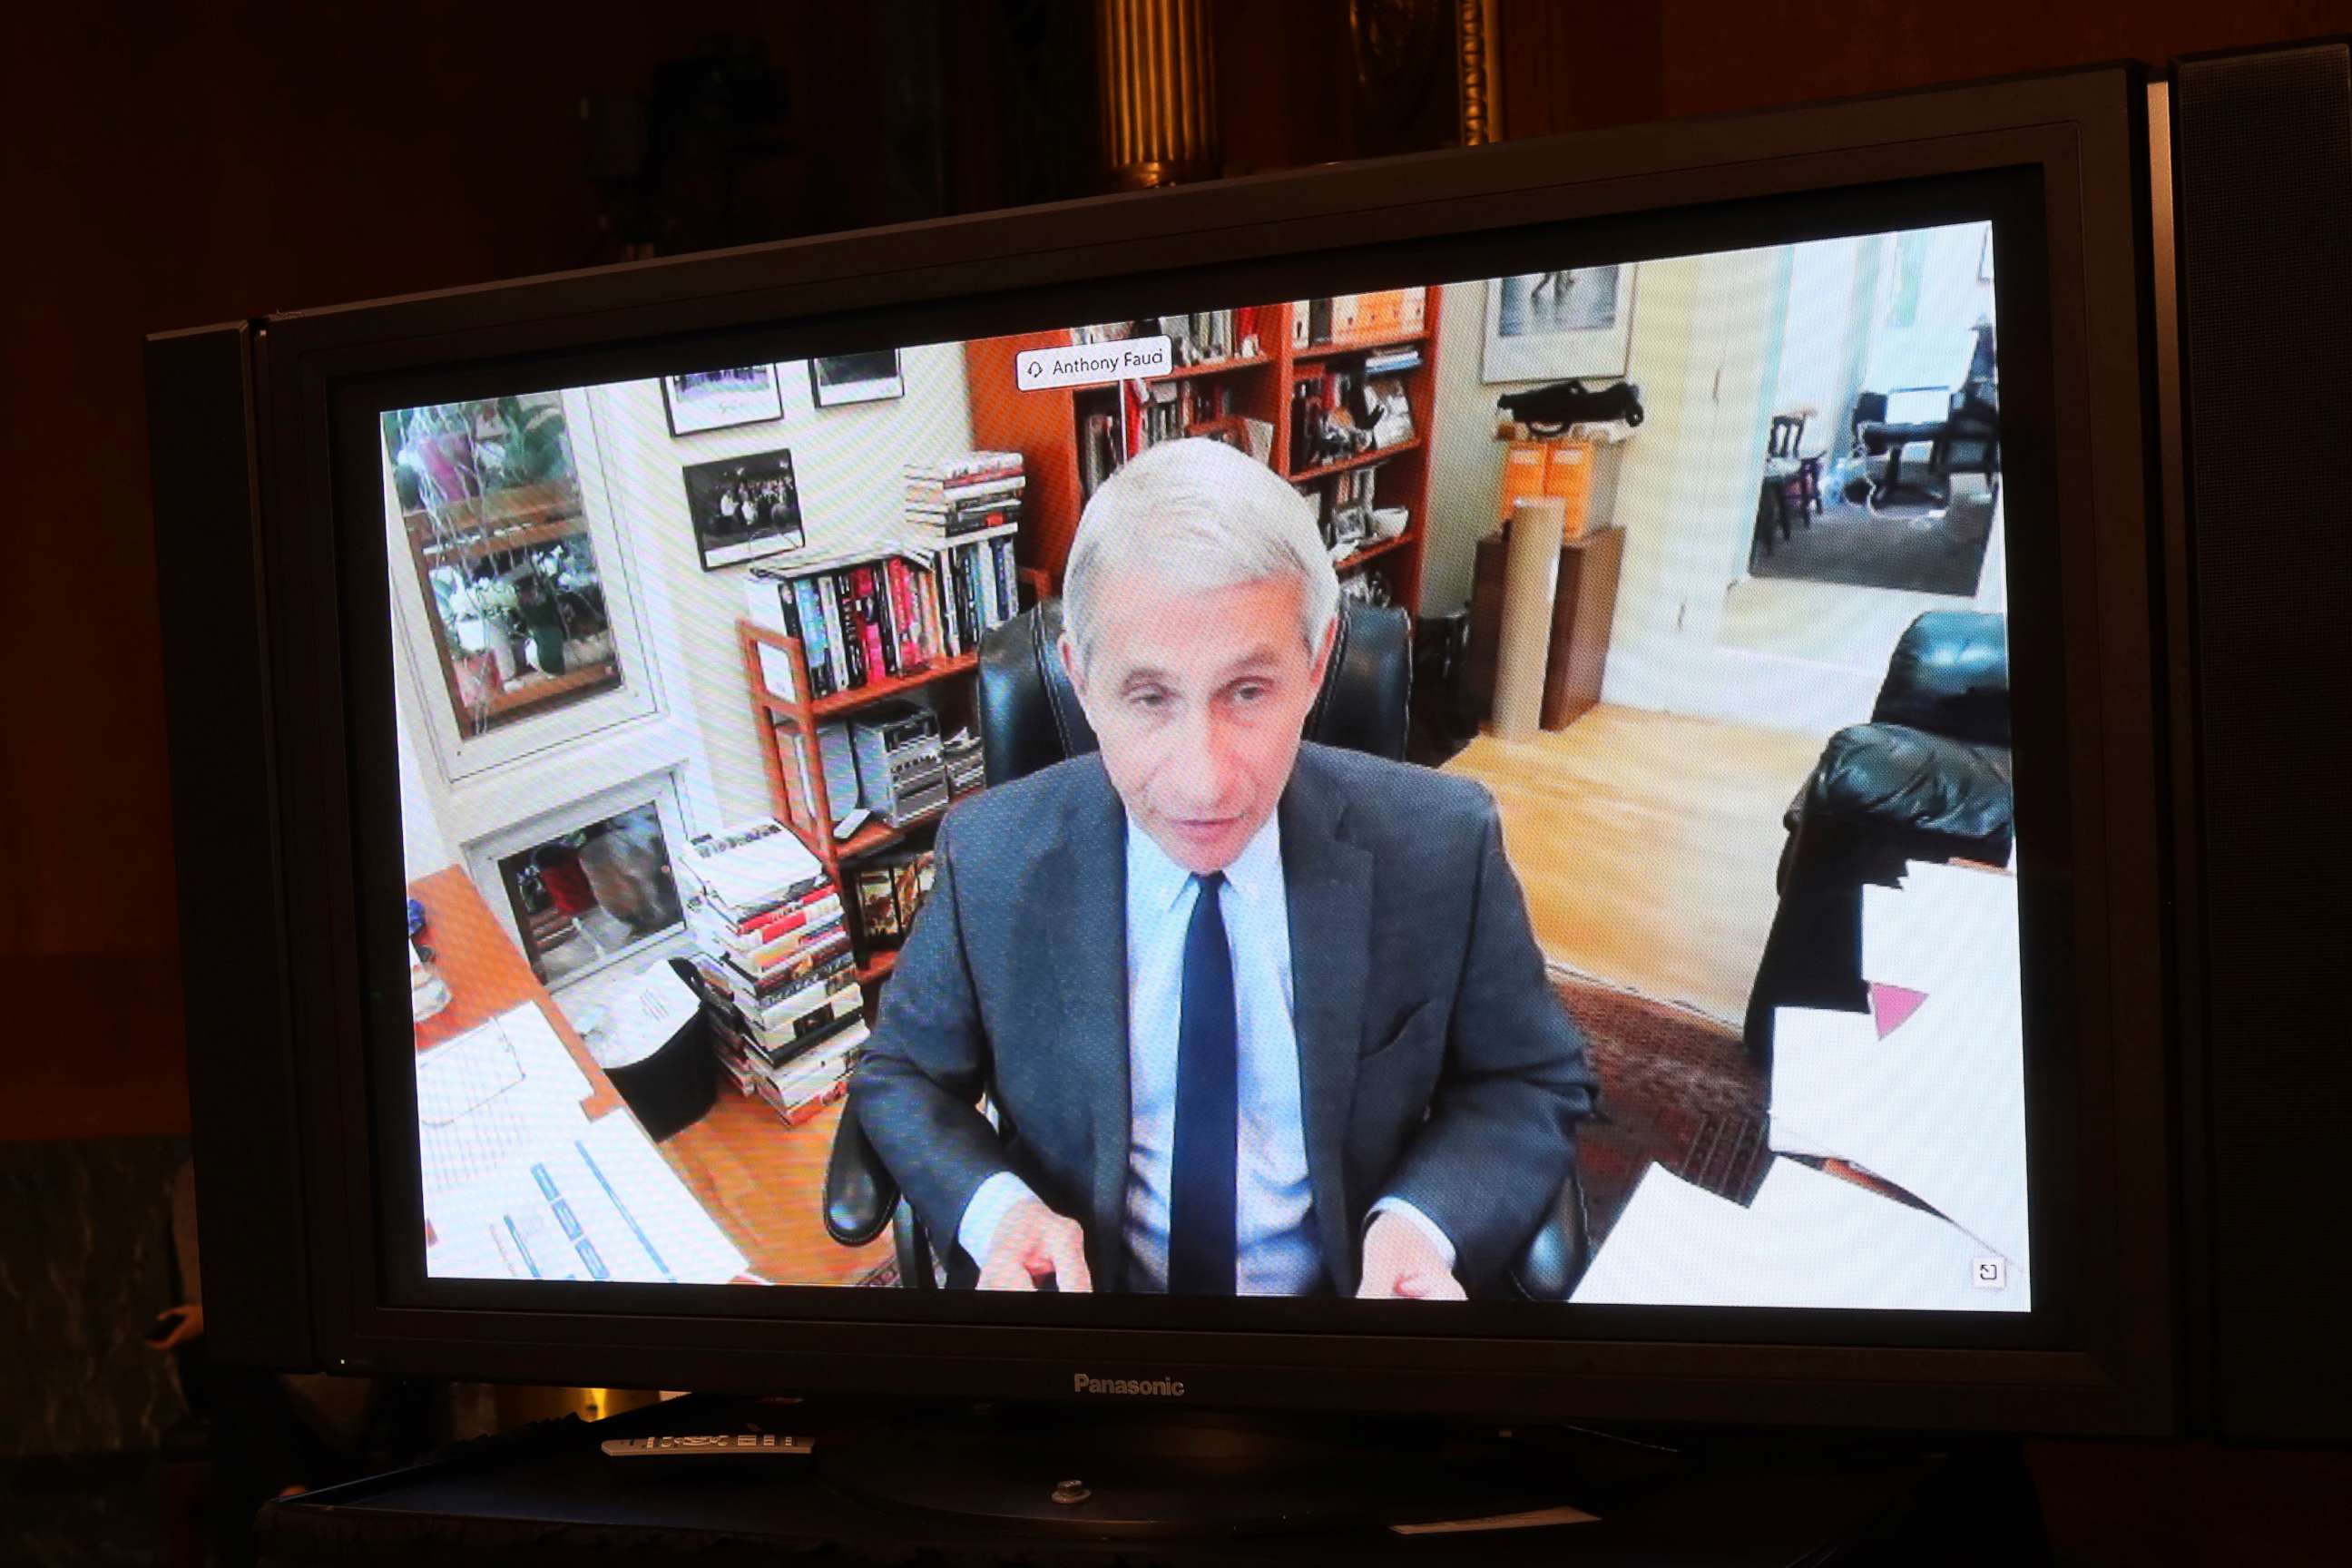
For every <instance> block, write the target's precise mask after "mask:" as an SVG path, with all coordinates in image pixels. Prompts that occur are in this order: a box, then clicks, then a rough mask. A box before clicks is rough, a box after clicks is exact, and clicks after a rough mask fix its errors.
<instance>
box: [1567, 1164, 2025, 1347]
mask: <svg viewBox="0 0 2352 1568" xmlns="http://www.w3.org/2000/svg"><path fill="white" fill-rule="evenodd" d="M1987 1264H1990V1265H1992V1266H1993V1267H1992V1268H1990V1270H1988V1269H1987V1268H1986V1267H1985V1266H1986V1265H1987ZM1988 1272H1990V1274H1991V1275H1993V1276H1996V1277H1997V1282H1985V1283H1980V1282H1979V1281H1980V1280H1982V1279H1984V1277H1985V1276H1986V1275H1987V1273H1988ZM1572 1300H1578V1301H1582V1302H1588V1303H1592V1304H1596V1305H1628V1306H1630V1305H1643V1306H1660V1305H1672V1306H1691V1307H1798V1308H1855V1309H1898V1310H1913V1311H1986V1310H1994V1311H2001V1310H2007V1311H2023V1310H2025V1309H2026V1307H2027V1304H2028V1300H2029V1290H2028V1287H2027V1282H2026V1279H2025V1278H2024V1275H2023V1273H2022V1271H2021V1270H2020V1269H2017V1268H2011V1267H2010V1266H2009V1265H2008V1264H2007V1262H2006V1260H2005V1259H2000V1258H1991V1257H1990V1256H1989V1255H1987V1254H1986V1253H1985V1250H1984V1248H1983V1247H1980V1246H1979V1245H1978V1244H1977V1243H1976V1242H1974V1241H1973V1240H1972V1239H1970V1238H1969V1237H1968V1236H1967V1235H1966V1234H1964V1233H1963V1232H1961V1231H1960V1230H1959V1229H1958V1227H1956V1226H1952V1225H1949V1224H1948V1223H1947V1222H1945V1221H1944V1220H1942V1219H1939V1218H1937V1216H1936V1215H1931V1214H1927V1213H1925V1212H1923V1211H1921V1210H1919V1209H1916V1208H1912V1207H1910V1206H1909V1205H1906V1204H1902V1203H1899V1202H1897V1201H1896V1200H1895V1199H1893V1198H1890V1197H1885V1196H1883V1195H1881V1194H1877V1193H1874V1192H1870V1191H1867V1190H1865V1189H1864V1188H1863V1187H1860V1186H1857V1185H1855V1184H1853V1183H1852V1182H1848V1181H1845V1180H1843V1179H1842V1178H1840V1177H1837V1176H1832V1175H1826V1174H1823V1173H1821V1172H1819V1171H1816V1170H1813V1169H1812V1168H1811V1167H1810V1166H1807V1165H1801V1164H1799V1163H1797V1162H1796V1161H1794V1160H1776V1161H1774V1162H1773V1163H1772V1166H1771V1168H1770V1170H1769V1172H1767V1173H1766V1175H1765V1178H1764V1184H1763V1186H1762V1187H1761V1188H1760V1189H1759V1191H1758V1193H1757V1195H1756V1201H1755V1202H1754V1203H1753V1204H1752V1205H1749V1206H1748V1207H1745V1208H1743V1207H1741V1206H1740V1205H1738V1204H1736V1203H1733V1202H1731V1201H1730V1200H1729V1199H1727V1198H1720V1197H1717V1196H1716V1195H1715V1194H1713V1193H1710V1192H1707V1191H1706V1190H1704V1189H1702V1188H1700V1187H1696V1186H1694V1185H1692V1184H1690V1183H1688V1182H1685V1181H1684V1180H1682V1179H1681V1178H1680V1177H1678V1176H1675V1175H1674V1174H1673V1173H1670V1172H1668V1171H1667V1170H1666V1169H1665V1168H1664V1167H1663V1166H1660V1165H1652V1166H1651V1167H1650V1168H1649V1169H1648V1170H1647V1171H1645V1172H1643V1174H1642V1179H1641V1183H1640V1184H1639V1185H1638V1186H1636V1187H1635V1188H1634V1189H1633V1197H1632V1198H1631V1199H1629V1200H1628V1201H1627V1203H1626V1205H1625V1208H1624V1212H1623V1213H1622V1214H1620V1215H1618V1216H1617V1223H1616V1225H1615V1226H1613V1227H1612V1229H1611V1230H1610V1233H1609V1238H1608V1241H1607V1242H1606V1244H1605V1245H1603V1246H1602V1247H1601V1252H1600V1254H1599V1256H1597V1257H1596V1258H1593V1260H1592V1265H1591V1268H1587V1269H1586V1270H1585V1274H1584V1278H1583V1279H1581V1280H1580V1281H1579V1282H1578V1284H1577V1288H1576V1293H1575V1295H1574V1297H1573V1298H1572Z"/></svg>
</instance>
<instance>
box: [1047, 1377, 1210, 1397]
mask: <svg viewBox="0 0 2352 1568" xmlns="http://www.w3.org/2000/svg"><path fill="white" fill-rule="evenodd" d="M1070 1392H1071V1393H1073V1394H1143V1395H1146V1396H1148V1397H1150V1398H1153V1399H1181V1398H1183V1397H1184V1380H1183V1379H1181V1378H1177V1377H1088V1376H1087V1374H1086V1373H1083V1372H1074V1373H1071V1374H1070Z"/></svg>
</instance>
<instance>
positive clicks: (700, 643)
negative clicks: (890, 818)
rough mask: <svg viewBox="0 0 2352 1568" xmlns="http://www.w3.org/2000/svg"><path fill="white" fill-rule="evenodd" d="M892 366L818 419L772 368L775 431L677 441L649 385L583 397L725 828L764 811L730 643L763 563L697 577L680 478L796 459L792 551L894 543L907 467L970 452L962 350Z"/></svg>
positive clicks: (737, 659)
mask: <svg viewBox="0 0 2352 1568" xmlns="http://www.w3.org/2000/svg"><path fill="white" fill-rule="evenodd" d="M901 363H902V365H903V367H904V370H905V374H906V382H907V395H906V396H904V397H900V398H891V399H887V400H885V401H882V402H877V403H859V404H851V405H846V406H844V407H838V408H823V409H821V408H818V407H817V406H816V405H814V402H813V401H812V400H811V396H810V392H809V378H808V368H807V365H806V364H805V363H802V362H793V363H786V364H783V365H780V366H778V367H777V368H778V372H779V378H780V380H781V382H782V388H783V394H784V417H783V419H782V422H781V423H769V424H764V425H747V426H738V427H737V428H734V429H731V430H714V431H709V432H707V433H705V434H702V435H698V436H688V437H672V436H671V435H670V433H669V424H668V420H667V416H665V414H664V411H663V405H662V395H661V384H660V383H659V382H657V381H636V382H625V383H620V384H614V385H612V386H606V387H601V388H598V389H596V390H595V391H594V392H593V394H592V395H591V405H592V407H593V417H594V418H595V421H596V434H597V444H598V447H600V449H601V451H602V453H603V456H604V474H605V480H606V483H607V485H608V487H609V492H610V495H611V497H612V504H613V506H614V512H615V514H616V516H618V517H619V519H620V520H621V523H622V526H623V528H624V529H625V531H626V532H627V534H628V535H629V538H630V541H631V544H632V546H633V549H634V552H635V558H636V561H637V564H638V568H639V571H640V573H641V574H642V575H643V578H644V579H645V581H646V584H647V586H646V601H647V612H646V613H647V618H648V621H649V623H650V629H651V633H652V637H653V640H654V642H655V645H656V650H657V656H658V657H660V658H662V659H663V660H664V663H665V665H666V666H667V668H668V669H669V670H670V671H671V672H672V673H673V677H674V679H673V681H672V684H673V686H677V685H681V684H682V685H683V688H684V691H685V700H686V702H687V703H688V705H690V707H691V709H692V711H693V721H694V725H695V728H696V731H697V732H698V734H699V735H700V737H701V741H702V749H703V752H704V754H705V755H706V757H707V758H708V759H709V779H710V785H711V789H712V792H713V795H714V797H715V804H716V807H717V810H718V812H719V816H720V817H721V819H722V820H726V821H734V820H737V819H740V818H742V817H746V816H765V815H766V814H767V813H768V810H769V802H768V786H767V775H766V773H765V771H764V767H765V764H764V763H763V762H762V761H761V755H760V752H759V744H760V742H759V738H758V735H757V733H756V731H754V729H753V727H752V721H751V709H750V707H749V706H748V703H747V700H746V699H747V693H746V690H745V684H744V675H743V661H742V658H741V655H740V652H739V650H738V645H737V643H736V639H735V622H736V619H737V618H738V617H739V616H741V615H742V613H743V582H744V579H745V577H746V576H747V575H748V574H749V573H750V570H751V567H752V566H753V565H758V564H761V563H758V562H747V563H744V564H742V565H740V566H728V567H721V568H719V570H718V571H715V572H705V571H703V569H702V562H701V557H700V554H699V552H698V550H697V549H696V546H695V540H694V529H693V526H692V525H691V523H689V522H688V517H687V507H686V485H685V480H684V479H683V478H682V475H683V473H684V470H685V469H686V468H687V467H688V466H689V465H691V464H696V463H705V462H712V461H716V460H719V459H721V458H736V457H742V456H745V455H747V454H751V453H755V452H771V451H774V450H776V449H778V448H780V447H781V448H782V449H784V450H787V451H789V452H791V453H792V455H793V479H794V481H795V483H796V485H797V487H798V489H799V491H800V501H801V521H802V523H803V528H804V529H805V531H806V533H807V543H806V544H805V545H804V546H803V548H802V549H801V550H800V551H798V552H794V553H797V554H802V555H811V556H814V555H828V554H832V553H834V552H836V551H845V550H851V549H855V548H858V547H861V546H863V545H865V544H867V543H869V542H873V541H875V540H877V539H880V538H883V537H886V536H892V535H897V534H899V533H902V532H903V531H904V527H903V522H902V506H903V503H904V501H905V499H906V477H905V475H904V473H903V472H902V471H901V470H902V468H903V467H904V465H905V464H907V463H909V462H917V461H924V460H928V459H930V458H940V457H946V456H948V455H950V454H952V453H956V452H961V451H963V450H966V449H968V448H969V447H971V408H970V405H969V401H968V399H967V396H966V386H965V379H964V359H963V349H962V346H961V344H956V343H947V344H937V345H931V346H928V347H922V348H912V349H908V350H907V351H905V353H903V354H902V355H901ZM791 559H792V555H790V554H787V555H782V556H771V557H769V558H768V561H769V562H770V563H777V564H781V563H786V562H789V561H790V560H791ZM698 826H699V825H698Z"/></svg>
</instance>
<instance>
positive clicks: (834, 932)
mask: <svg viewBox="0 0 2352 1568" xmlns="http://www.w3.org/2000/svg"><path fill="white" fill-rule="evenodd" d="M683 859H684V864H685V868H686V871H687V873H688V877H689V879H691V881H692V882H693V884H694V888H693V890H692V892H691V895H690V896H689V898H688V904H687V927H688V931H690V932H691V934H692V935H693V938H694V942H695V945H696V947H697V949H698V953H697V956H696V960H695V967H696V970H697V972H698V973H700V975H701V976H702V979H703V983H704V984H703V1000H704V1003H705V1005H706V1006H707V1008H708V1009H709V1016H710V1023H711V1034H712V1037H713V1038H714V1040H716V1042H717V1043H718V1047H719V1060H720V1062H721V1063H722V1064H723V1065H724V1066H725V1067H726V1068H727V1070H728V1072H729V1074H730V1076H731V1077H732V1078H733V1079H735V1082H736V1085H737V1087H738V1088H740V1089H743V1090H744V1091H745V1092H746V1093H758V1094H761V1096H763V1097H764V1098H767V1099H768V1100H770V1102H771V1103H772V1104H773V1105H775V1107H776V1109H777V1111H778V1113H779V1114H780V1115H784V1116H785V1120H786V1121H793V1120H796V1119H800V1120H804V1119H805V1115H806V1114H813V1112H814V1106H813V1105H811V1104H810V1097H809V1096H808V1095H807V1094H805V1093H801V1092H799V1091H798V1090H795V1091H794V1092H793V1093H792V1094H790V1095H787V1096H785V1097H784V1099H782V1100H780V1099H779V1098H778V1096H779V1095H780V1094H782V1092H783V1091H782V1089H779V1087H778V1086H779V1085H780V1084H787V1083H790V1084H799V1083H801V1081H802V1080H803V1079H807V1078H808V1077H809V1075H810V1073H811V1072H812V1070H815V1069H814V1068H813V1067H812V1065H811V1064H812V1063H815V1064H817V1065H818V1066H819V1067H822V1068H823V1070H825V1071H832V1070H833V1069H834V1068H835V1067H837V1068H839V1072H838V1074H837V1075H836V1076H837V1078H838V1079H841V1080H843V1081H845V1079H846V1075H847V1069H848V1064H849V1061H850V1060H852V1059H854V1054H851V1053H854V1046H855V1042H854V1041H852V1042H851V1043H850V1047H849V1051H848V1052H845V1049H844V1048H843V1041H844V1040H845V1038H847V1037H848V1036H849V1035H850V1034H851V1032H852V1031H853V1030H857V1031H862V1029H863V1023H862V1014H863V1000H862V998H861V996H860V994H859V992H858V987H857V974H856V956H855V955H854V954H853V953H852V952H851V950H850V939H849V928H848V925H847V923H846V921H845V919H844V910H843V908H842V900H841V892H840V889H838V888H836V887H835V885H834V883H833V879H831V878H830V877H829V876H827V875H826V873H825V869H824V864H823V863H822V862H820V861H819V860H818V859H817V858H816V857H815V856H814V855H812V854H810V853H809V851H808V849H807V847H805V846H803V844H802V843H801V841H800V840H799V838H797V837H794V836H793V833H792V832H791V831H790V830H789V829H788V828H786V827H785V826H783V825H782V823H779V822H776V821H774V820H772V819H770V818H761V819H759V820H757V821H753V822H747V823H741V824H737V825H735V826H730V827H725V828H721V829H719V831H718V832H716V833H709V834H705V835H703V836H701V837H698V838H695V839H693V840H691V841H690V842H689V844H688V853H687V854H686V856H685V857H684V858H683ZM863 1037H864V1036H863V1034H862V1032H861V1033H859V1034H858V1035H857V1038H858V1039H863ZM820 1047H823V1048H824V1054H823V1056H821V1057H820V1056H818V1055H816V1053H817V1052H818V1051H819V1049H820ZM803 1087H804V1086H803ZM787 1102H788V1103H787ZM823 1103H824V1100H823V1099H822V1098H819V1099H817V1100H816V1101H815V1104H823ZM788 1111H792V1112H797V1113H799V1114H798V1115H797V1116H795V1115H794V1114H787V1112H788Z"/></svg>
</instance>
